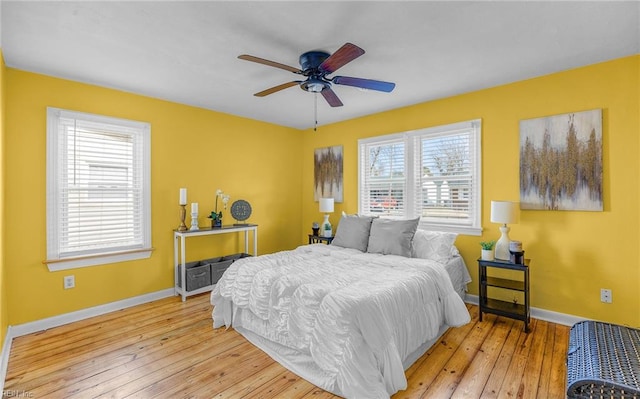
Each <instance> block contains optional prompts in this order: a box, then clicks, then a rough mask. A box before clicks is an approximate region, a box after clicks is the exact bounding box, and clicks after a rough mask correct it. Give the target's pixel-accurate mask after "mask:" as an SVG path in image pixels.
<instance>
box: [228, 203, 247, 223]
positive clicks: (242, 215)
mask: <svg viewBox="0 0 640 399" xmlns="http://www.w3.org/2000/svg"><path fill="white" fill-rule="evenodd" d="M231 216H233V218H234V219H235V220H236V221H237V222H238V223H235V224H234V226H245V225H246V224H247V223H243V222H244V221H245V220H247V219H249V216H251V205H250V204H249V203H248V202H247V201H245V200H237V201H235V202H234V203H233V204H231Z"/></svg>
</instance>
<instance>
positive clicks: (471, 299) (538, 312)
mask: <svg viewBox="0 0 640 399" xmlns="http://www.w3.org/2000/svg"><path fill="white" fill-rule="evenodd" d="M464 301H465V302H468V303H471V304H473V305H478V303H479V302H478V296H477V295H471V294H466V295H465V299H464ZM531 317H532V318H534V319H538V320H544V321H550V322H552V323H556V324H561V325H564V326H569V327H570V326H572V325H574V324H575V323H577V322H579V321H583V320H587V319H586V318H584V317H579V316H574V315H570V314H565V313H558V312H553V311H551V310H546V309H540V308H534V307H531Z"/></svg>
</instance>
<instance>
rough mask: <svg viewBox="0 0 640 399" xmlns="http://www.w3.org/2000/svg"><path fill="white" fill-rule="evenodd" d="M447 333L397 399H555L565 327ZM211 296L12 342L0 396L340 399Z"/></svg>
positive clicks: (175, 300)
mask: <svg viewBox="0 0 640 399" xmlns="http://www.w3.org/2000/svg"><path fill="white" fill-rule="evenodd" d="M467 308H468V309H469V312H470V314H471V316H472V320H471V322H470V323H469V324H467V325H465V326H462V327H459V328H450V329H449V330H447V331H446V332H445V333H444V335H443V336H442V337H441V338H440V339H439V340H438V342H437V343H436V344H435V345H434V346H433V347H432V348H430V349H429V350H428V351H427V353H425V354H424V355H423V356H422V357H421V358H420V359H418V360H417V361H416V362H415V363H414V364H413V365H412V366H411V367H409V368H408V369H407V370H406V375H407V381H408V386H407V389H406V390H405V391H400V392H398V393H396V394H395V395H393V398H394V399H397V398H495V397H507V396H508V397H513V396H516V397H522V398H545V399H546V398H562V397H564V396H565V389H566V388H565V378H566V366H565V358H566V350H567V345H568V337H569V327H567V326H562V325H556V324H553V323H548V322H544V321H541V320H532V324H531V332H530V333H529V334H525V333H524V332H522V322H520V321H513V320H511V319H507V318H503V317H497V316H494V315H486V316H485V317H483V321H482V322H479V321H478V307H477V306H475V305H469V304H467ZM211 310H212V309H211V305H210V304H209V294H202V295H197V296H193V297H190V298H189V299H188V300H187V301H186V302H182V301H181V300H180V298H179V297H172V298H165V299H162V300H159V301H154V302H151V303H148V304H144V305H140V306H136V307H133V308H128V309H123V310H119V311H116V312H112V313H109V314H107V315H102V316H98V317H94V318H91V319H87V320H82V321H79V322H77V323H71V324H69V325H65V326H60V327H56V328H53V329H50V330H47V331H43V332H39V333H35V334H30V335H28V336H24V337H19V338H16V339H15V340H14V345H12V350H11V353H10V356H9V364H8V370H7V378H6V380H5V390H15V391H20V392H27V393H28V394H29V395H31V397H43V398H44V397H46V398H53V399H55V398H65V399H67V398H71V399H75V398H80V399H84V398H119V399H120V398H125V397H130V398H134V397H135V398H146V397H154V398H202V399H210V398H218V399H222V398H227V399H236V398H265V399H267V398H287V399H289V398H291V399H301V398H305V399H310V398H315V399H339V398H338V397H337V396H335V395H333V394H331V393H329V392H326V391H324V390H322V389H320V388H318V387H316V386H314V385H312V384H310V383H309V382H308V381H305V380H303V379H302V378H300V377H298V376H296V375H295V374H293V373H291V372H290V371H288V370H287V369H285V368H284V367H282V366H281V365H279V364H278V363H276V362H274V361H273V360H272V359H271V358H269V357H268V356H267V355H266V354H265V353H264V352H262V351H260V350H259V349H257V348H256V347H254V346H253V345H252V344H250V343H248V342H247V341H246V340H245V339H244V338H243V337H242V336H241V335H240V334H238V333H237V332H236V331H235V330H233V329H228V330H225V329H224V328H219V329H215V330H214V329H213V328H212V324H211Z"/></svg>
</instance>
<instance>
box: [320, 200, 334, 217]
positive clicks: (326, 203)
mask: <svg viewBox="0 0 640 399" xmlns="http://www.w3.org/2000/svg"><path fill="white" fill-rule="evenodd" d="M319 202H320V212H322V213H331V212H333V198H320V201H319Z"/></svg>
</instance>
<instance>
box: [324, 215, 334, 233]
mask: <svg viewBox="0 0 640 399" xmlns="http://www.w3.org/2000/svg"><path fill="white" fill-rule="evenodd" d="M332 235H333V229H332V227H331V223H330V222H329V214H328V213H327V214H325V215H324V220H323V221H322V236H323V237H331V236H332Z"/></svg>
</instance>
